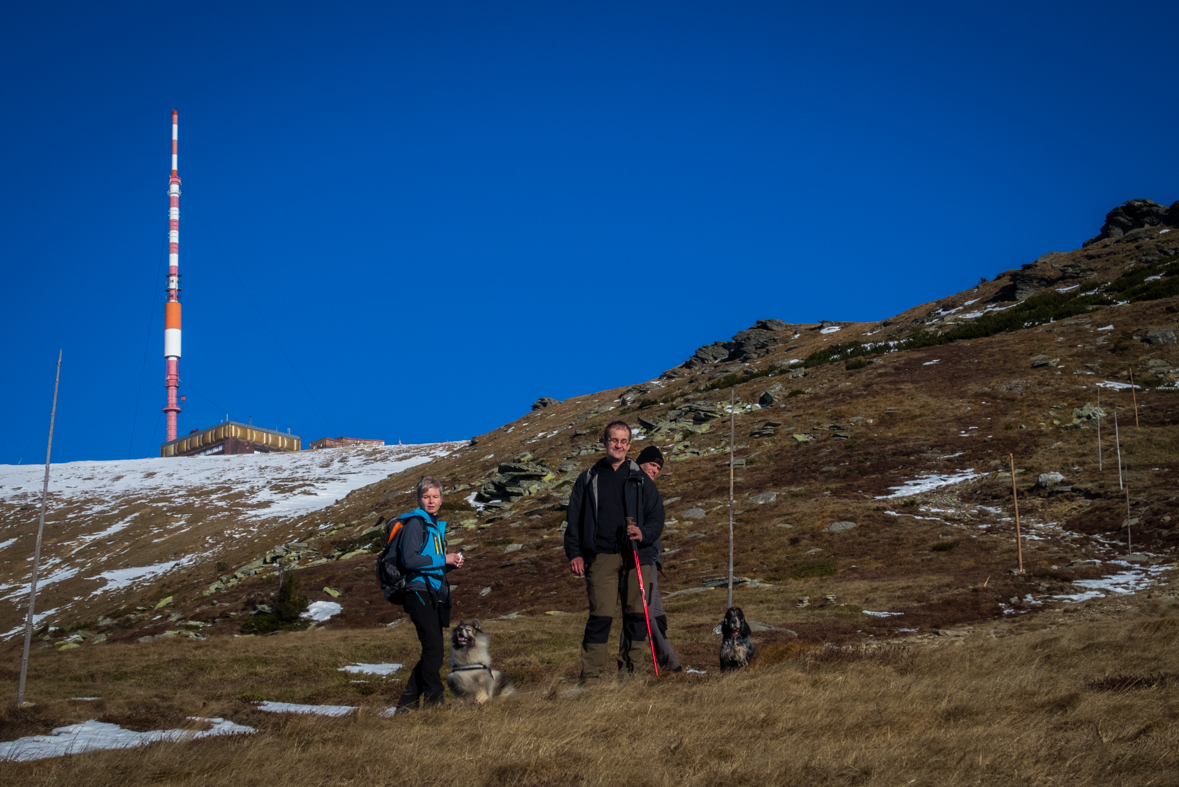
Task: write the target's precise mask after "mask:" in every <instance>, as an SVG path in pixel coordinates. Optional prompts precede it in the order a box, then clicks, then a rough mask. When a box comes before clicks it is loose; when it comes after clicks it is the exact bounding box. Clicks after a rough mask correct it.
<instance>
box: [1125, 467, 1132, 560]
mask: <svg viewBox="0 0 1179 787" xmlns="http://www.w3.org/2000/svg"><path fill="white" fill-rule="evenodd" d="M1126 554H1127V555H1132V554H1134V550H1133V548H1132V547H1131V546H1130V485H1129V484H1126Z"/></svg>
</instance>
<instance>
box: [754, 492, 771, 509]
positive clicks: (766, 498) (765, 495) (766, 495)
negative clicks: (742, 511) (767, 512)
mask: <svg viewBox="0 0 1179 787" xmlns="http://www.w3.org/2000/svg"><path fill="white" fill-rule="evenodd" d="M777 499H778V493H777V492H762V493H761V494H757V495H754V496H753V497H751V498H749V502H750V503H757V504H758V505H759V506H760V505H765V504H766V503H772V502H774V501H775V500H777Z"/></svg>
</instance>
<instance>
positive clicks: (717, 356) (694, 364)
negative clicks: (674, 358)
mask: <svg viewBox="0 0 1179 787" xmlns="http://www.w3.org/2000/svg"><path fill="white" fill-rule="evenodd" d="M728 357H729V343H728V342H714V343H713V344H706V345H704V346H703V347H701V348H700V349H698V350H696V354H695V355H693V356H692V357H691V358H689V359H688V360H686V361H684V362H683V363H682V364H681V366H685V367H687V368H688V369H699V368H700V367H701V366H707V365H708V364H710V363H716V362H717V361H723V360H724V359H726V358H728Z"/></svg>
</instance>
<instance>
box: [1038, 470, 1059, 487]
mask: <svg viewBox="0 0 1179 787" xmlns="http://www.w3.org/2000/svg"><path fill="white" fill-rule="evenodd" d="M1063 480H1064V476H1062V475H1061V474H1060V473H1058V472H1056V471H1055V470H1053V471H1052V472H1050V473H1040V477H1039V478H1037V479H1036V486H1038V487H1039V488H1041V489H1047V488H1049V487H1052V486H1056V485H1057V484H1059V483H1060V482H1061V481H1063Z"/></svg>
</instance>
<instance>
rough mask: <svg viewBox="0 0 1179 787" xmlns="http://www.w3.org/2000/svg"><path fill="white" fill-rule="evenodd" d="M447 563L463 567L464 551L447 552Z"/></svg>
mask: <svg viewBox="0 0 1179 787" xmlns="http://www.w3.org/2000/svg"><path fill="white" fill-rule="evenodd" d="M446 565H448V566H454V567H455V568H462V567H463V553H462V552H447V553H446Z"/></svg>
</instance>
